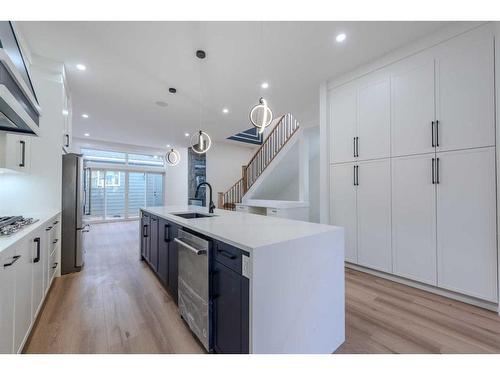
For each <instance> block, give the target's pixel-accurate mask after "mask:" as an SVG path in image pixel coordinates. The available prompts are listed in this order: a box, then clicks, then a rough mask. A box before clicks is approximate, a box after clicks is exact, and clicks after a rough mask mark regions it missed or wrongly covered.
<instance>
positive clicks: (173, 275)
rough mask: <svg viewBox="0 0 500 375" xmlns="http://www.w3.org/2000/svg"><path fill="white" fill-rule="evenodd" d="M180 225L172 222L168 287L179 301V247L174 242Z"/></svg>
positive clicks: (173, 296)
mask: <svg viewBox="0 0 500 375" xmlns="http://www.w3.org/2000/svg"><path fill="white" fill-rule="evenodd" d="M178 229H179V226H177V225H175V224H172V223H170V233H169V235H170V237H169V238H170V243H169V246H168V288H169V290H170V293H171V295H172V298H173V299H174V301H175V302H176V303H177V297H178V296H177V284H178V283H177V276H178V274H179V272H178V268H177V265H178V249H177V243H176V242H174V238H175V237H177V230H178Z"/></svg>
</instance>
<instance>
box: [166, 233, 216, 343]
mask: <svg viewBox="0 0 500 375" xmlns="http://www.w3.org/2000/svg"><path fill="white" fill-rule="evenodd" d="M174 241H175V242H176V243H177V245H178V299H179V301H178V303H179V310H180V313H181V316H182V317H183V318H184V320H185V321H186V322H187V324H188V325H189V327H190V328H191V331H192V332H193V333H194V334H195V335H196V336H197V337H198V339H199V340H200V342H201V343H202V344H203V346H204V347H205V349H206V350H207V351H210V350H211V347H210V345H211V344H210V298H209V284H210V282H209V267H210V262H209V250H210V242H209V241H208V240H206V239H204V238H201V237H198V236H195V235H193V234H192V233H189V232H187V231H185V230H182V229H179V230H178V234H177V237H176V238H175V239H174Z"/></svg>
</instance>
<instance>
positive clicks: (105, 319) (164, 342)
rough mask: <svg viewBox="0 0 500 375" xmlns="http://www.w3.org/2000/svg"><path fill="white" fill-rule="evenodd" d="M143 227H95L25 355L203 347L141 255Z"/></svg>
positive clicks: (197, 349)
mask: <svg viewBox="0 0 500 375" xmlns="http://www.w3.org/2000/svg"><path fill="white" fill-rule="evenodd" d="M138 228H139V224H138V223H137V222H136V221H133V222H120V223H111V224H96V225H92V227H91V231H90V232H89V233H88V235H87V236H86V239H85V244H86V249H87V253H86V258H85V267H84V269H83V271H81V272H80V273H75V274H71V275H66V276H63V277H61V278H57V279H56V280H54V285H53V286H52V289H51V291H50V294H49V296H48V298H47V302H46V304H45V307H44V310H43V311H42V314H41V316H40V319H39V321H38V324H37V326H36V328H35V329H34V331H33V333H32V335H31V338H30V340H29V342H28V344H27V345H26V346H25V352H26V353H203V350H202V347H201V345H200V344H198V342H197V341H196V340H195V338H194V337H193V336H192V335H191V332H190V331H189V329H188V328H187V327H186V326H185V324H184V322H183V321H182V320H181V318H180V316H179V314H178V311H177V306H176V305H175V303H174V302H173V300H172V298H171V297H170V296H169V295H168V293H167V292H166V291H165V290H164V289H163V287H162V286H161V284H160V282H159V281H158V279H157V278H156V277H155V276H154V275H153V273H152V272H151V271H150V270H149V269H148V267H147V266H146V265H145V264H144V262H141V261H140V260H139V250H138V249H139V236H138Z"/></svg>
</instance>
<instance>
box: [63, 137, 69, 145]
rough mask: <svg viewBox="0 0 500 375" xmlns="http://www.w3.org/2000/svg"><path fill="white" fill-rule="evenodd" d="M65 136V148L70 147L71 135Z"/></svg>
mask: <svg viewBox="0 0 500 375" xmlns="http://www.w3.org/2000/svg"><path fill="white" fill-rule="evenodd" d="M64 136H65V137H66V144H65V145H64V147H69V134H64Z"/></svg>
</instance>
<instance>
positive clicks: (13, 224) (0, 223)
mask: <svg viewBox="0 0 500 375" xmlns="http://www.w3.org/2000/svg"><path fill="white" fill-rule="evenodd" d="M37 221H38V219H33V218H31V217H28V218H25V217H22V216H0V237H3V236H8V235H10V234H13V233H16V232H18V231H20V230H21V229H23V228H24V227H25V226H27V225H30V224H33V223H35V222H37Z"/></svg>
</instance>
